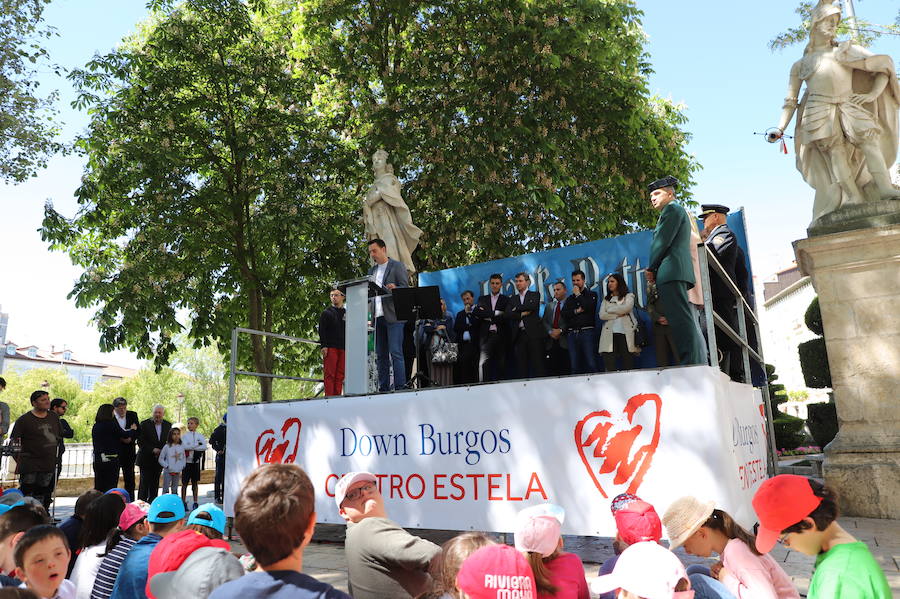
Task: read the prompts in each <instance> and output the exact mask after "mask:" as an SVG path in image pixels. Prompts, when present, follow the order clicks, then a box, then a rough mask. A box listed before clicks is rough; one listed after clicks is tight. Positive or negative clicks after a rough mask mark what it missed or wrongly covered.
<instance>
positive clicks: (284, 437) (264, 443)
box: [256, 418, 303, 466]
mask: <svg viewBox="0 0 900 599" xmlns="http://www.w3.org/2000/svg"><path fill="white" fill-rule="evenodd" d="M295 426H296V429H297V435H296V436H293V432H292V434H291V436H290V437H289V436H288V431H290V430H291V428H294V427H295ZM302 427H303V423H302V422H300V419H299V418H288V419H287V420H285V421H284V423H283V424H282V425H281V440H280V441H279V439H278V438H277V437H276V436H275V431H274V430H272V429H266V430H264V431H263V432H262V433H260V435H259V437H257V438H256V465H257V466H259V465H260V464H293V463H294V460H296V459H297V454H298V453H299V452H300V429H301V428H302ZM292 445H293V447H292ZM288 452H290V453H288Z"/></svg>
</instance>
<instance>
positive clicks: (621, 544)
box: [599, 493, 662, 599]
mask: <svg viewBox="0 0 900 599" xmlns="http://www.w3.org/2000/svg"><path fill="white" fill-rule="evenodd" d="M609 511H610V512H612V515H613V518H614V519H615V521H616V538H615V539H614V540H613V551H615V555H614V556H612V557H611V558H609V559H608V560H606V561H605V562H603V564H601V565H600V572H599V575H600V576H606V575H607V574H610V573H611V572H612V571H613V568H615V567H616V562H617V561H618V559H619V556H620V555H621V554H622V552H623V551H625V549H627V548H628V547H629V546H631V545H634V544H635V543H641V542H645V541H652V542H654V543H658V542H659V540H660V539H661V538H662V522H661V521H660V519H659V514H657V513H656V509H655V508H654V507H653V506H652V505H650V504H649V503H647V502H646V501H643V500H642V499H641V498H640V497H638V496H637V495H632V494H631V493H622V494H621V495H617V496H616V497H615V498H613V500H612V503H610V506H609ZM599 599H616V592H615V591H614V590H613V591H607V592H605V593H602V594H601V595H600V598H599Z"/></svg>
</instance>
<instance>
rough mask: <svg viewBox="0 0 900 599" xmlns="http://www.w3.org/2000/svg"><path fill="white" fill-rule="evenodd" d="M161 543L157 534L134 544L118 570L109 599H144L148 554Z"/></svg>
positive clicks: (148, 561)
mask: <svg viewBox="0 0 900 599" xmlns="http://www.w3.org/2000/svg"><path fill="white" fill-rule="evenodd" d="M160 541H162V537H161V536H159V535H158V534H154V533H152V532H151V533H150V534H149V535H147V536H146V537H144V538H143V539H141V540H140V541H138V542H137V543H135V544H134V546H133V547H132V548H131V551H129V552H128V555H126V556H125V561H123V562H122V566H121V567H120V568H119V576H118V577H117V578H116V585H115V586H114V587H113V591H112V595H110V596H109V599H146V597H147V593H146V592H145V590H144V589H145V588H146V587H147V570H148V569H149V568H150V553H152V552H153V548H154V547H156V544H157V543H159V542H160Z"/></svg>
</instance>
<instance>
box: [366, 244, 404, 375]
mask: <svg viewBox="0 0 900 599" xmlns="http://www.w3.org/2000/svg"><path fill="white" fill-rule="evenodd" d="M369 256H370V257H371V258H372V260H373V261H374V262H375V265H374V266H373V267H372V268H370V269H369V276H372V277H374V278H375V283H376V284H377V285H379V286H381V287H384V288H385V289H387V290H388V291H393V290H394V289H396V288H398V287H409V275H408V274H407V272H406V266H404V265H403V263H402V262H398V261H397V260H394V259H393V258H389V257H388V255H387V244H385V243H384V241H382V240H381V239H373V240H371V241H370V242H369ZM372 301H373V302H374V314H375V358H376V362H377V363H378V390H379V391H393V390H396V389H402V388H403V387H405V386H406V365H405V364H404V362H403V327H404V325H405V324H406V321H405V320H397V314H396V312H395V311H394V298H392V297H391V296H390V294H388V295H385V296H383V297H376V298H374V299H373V300H372ZM392 373H393V381H392V380H391V374H392Z"/></svg>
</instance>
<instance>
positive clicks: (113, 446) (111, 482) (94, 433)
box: [91, 403, 121, 493]
mask: <svg viewBox="0 0 900 599" xmlns="http://www.w3.org/2000/svg"><path fill="white" fill-rule="evenodd" d="M119 435H120V432H119V424H118V423H117V422H116V419H115V418H114V417H113V407H112V404H108V403H105V404H103V405H102V406H100V407H99V408H97V416H96V417H95V418H94V426H93V428H92V429H91V441H92V442H93V444H94V488H95V489H97V490H98V491H100V492H103V493H106V492H107V491H109V490H110V489H112V488H113V487H116V486H118V485H117V483H118V482H119V447H120V446H121V442H120V441H119Z"/></svg>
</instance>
